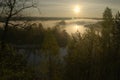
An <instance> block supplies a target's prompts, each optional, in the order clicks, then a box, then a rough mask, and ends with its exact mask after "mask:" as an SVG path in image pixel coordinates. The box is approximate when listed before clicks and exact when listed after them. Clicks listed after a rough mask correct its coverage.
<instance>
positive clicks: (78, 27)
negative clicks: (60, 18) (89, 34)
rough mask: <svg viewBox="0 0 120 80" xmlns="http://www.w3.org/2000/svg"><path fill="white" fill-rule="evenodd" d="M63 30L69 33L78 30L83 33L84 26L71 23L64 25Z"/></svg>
mask: <svg viewBox="0 0 120 80" xmlns="http://www.w3.org/2000/svg"><path fill="white" fill-rule="evenodd" d="M65 30H66V32H68V33H69V34H72V33H75V32H80V33H81V34H83V33H84V32H85V31H86V27H84V25H77V24H71V25H66V26H65Z"/></svg>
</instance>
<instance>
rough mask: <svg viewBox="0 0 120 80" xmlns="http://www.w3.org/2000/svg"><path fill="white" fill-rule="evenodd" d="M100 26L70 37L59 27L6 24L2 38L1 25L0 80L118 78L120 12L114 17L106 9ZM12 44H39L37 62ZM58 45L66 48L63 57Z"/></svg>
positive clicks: (93, 79) (119, 68)
mask: <svg viewBox="0 0 120 80" xmlns="http://www.w3.org/2000/svg"><path fill="white" fill-rule="evenodd" d="M101 26H102V27H101V28H102V31H100V32H96V30H95V29H94V27H96V26H92V27H89V28H88V30H87V31H86V33H84V34H80V33H79V32H76V33H75V34H73V35H72V36H71V35H68V34H67V32H66V31H64V30H62V29H61V28H60V27H55V28H52V29H51V28H48V29H44V26H42V24H39V25H36V24H33V25H29V24H27V25H26V26H24V27H18V26H17V27H16V26H12V25H7V27H8V28H7V34H6V35H4V36H5V39H2V38H3V36H2V35H3V33H4V30H3V28H2V27H1V29H0V35H1V50H0V80H120V13H119V12H118V13H117V14H116V16H115V17H114V16H112V12H111V9H109V8H106V10H105V12H104V13H103V21H102V23H101ZM3 40H5V41H4V47H3V46H2V45H3V44H2V41H3ZM13 45H39V50H40V53H39V55H41V54H42V60H41V61H40V64H37V65H30V64H28V57H27V56H26V54H23V53H21V54H18V53H17V51H16V48H15V47H14V46H13ZM61 47H62V48H63V47H64V48H66V50H67V55H65V56H63V57H61V56H60V53H59V49H60V48H61Z"/></svg>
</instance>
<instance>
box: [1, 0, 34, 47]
mask: <svg viewBox="0 0 120 80" xmlns="http://www.w3.org/2000/svg"><path fill="white" fill-rule="evenodd" d="M27 3H30V1H26V0H21V1H19V0H2V1H1V4H2V8H1V17H3V18H5V19H4V27H3V28H4V29H3V30H4V31H3V35H2V42H1V47H2V48H4V47H5V44H6V43H7V41H6V40H7V34H8V31H9V25H10V24H12V23H10V21H11V20H12V18H13V17H16V16H18V15H20V13H21V12H22V11H23V10H25V9H27V8H31V7H35V6H34V4H33V3H32V4H27Z"/></svg>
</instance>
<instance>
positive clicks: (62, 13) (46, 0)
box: [29, 0, 120, 17]
mask: <svg viewBox="0 0 120 80" xmlns="http://www.w3.org/2000/svg"><path fill="white" fill-rule="evenodd" d="M36 2H37V5H38V7H39V9H40V11H41V13H42V14H39V13H38V11H37V10H35V9H33V10H30V11H29V13H32V14H29V15H31V16H42V17H46V16H47V17H76V16H77V17H102V13H103V11H104V9H105V8H106V7H107V6H108V7H110V8H111V9H112V11H113V14H114V13H115V12H117V11H118V10H120V0H36ZM76 5H79V6H80V9H81V11H80V13H79V14H75V12H74V11H73V8H74V6H76Z"/></svg>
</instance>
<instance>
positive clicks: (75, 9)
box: [73, 5, 81, 13]
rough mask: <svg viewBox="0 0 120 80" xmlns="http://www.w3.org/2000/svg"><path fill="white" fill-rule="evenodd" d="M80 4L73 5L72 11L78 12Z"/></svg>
mask: <svg viewBox="0 0 120 80" xmlns="http://www.w3.org/2000/svg"><path fill="white" fill-rule="evenodd" d="M80 10H81V9H80V6H79V5H76V6H75V7H74V9H73V11H74V12H75V13H79V12H80Z"/></svg>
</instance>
